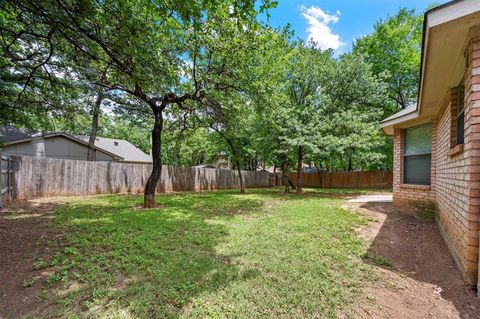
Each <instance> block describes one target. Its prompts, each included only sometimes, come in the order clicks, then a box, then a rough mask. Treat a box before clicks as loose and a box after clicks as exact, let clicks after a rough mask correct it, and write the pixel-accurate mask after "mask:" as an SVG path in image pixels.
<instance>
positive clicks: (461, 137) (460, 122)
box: [456, 86, 465, 145]
mask: <svg viewBox="0 0 480 319" xmlns="http://www.w3.org/2000/svg"><path fill="white" fill-rule="evenodd" d="M457 92H458V93H457V140H456V142H457V145H459V144H463V143H464V142H465V133H464V129H465V88H464V87H463V86H459V87H458V89H457Z"/></svg>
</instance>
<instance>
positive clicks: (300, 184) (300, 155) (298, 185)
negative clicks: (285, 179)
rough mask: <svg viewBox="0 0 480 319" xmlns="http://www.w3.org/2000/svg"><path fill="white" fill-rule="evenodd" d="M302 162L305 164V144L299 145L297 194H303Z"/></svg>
mask: <svg viewBox="0 0 480 319" xmlns="http://www.w3.org/2000/svg"><path fill="white" fill-rule="evenodd" d="M302 164H303V146H301V145H300V146H298V162H297V182H296V184H297V194H301V193H302V191H303V189H302V173H303V170H302Z"/></svg>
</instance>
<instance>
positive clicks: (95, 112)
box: [87, 90, 105, 161]
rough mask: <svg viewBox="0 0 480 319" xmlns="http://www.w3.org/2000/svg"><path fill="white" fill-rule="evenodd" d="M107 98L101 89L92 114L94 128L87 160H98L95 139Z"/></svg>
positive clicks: (89, 140) (89, 142)
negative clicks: (102, 107) (104, 101)
mask: <svg viewBox="0 0 480 319" xmlns="http://www.w3.org/2000/svg"><path fill="white" fill-rule="evenodd" d="M104 98H105V96H104V95H103V92H102V91H101V90H99V92H98V94H97V100H96V101H95V103H94V104H93V110H92V111H93V114H92V128H91V129H90V137H89V139H88V151H87V161H95V160H97V158H96V157H97V156H96V155H97V154H96V151H95V140H96V138H97V130H98V118H99V117H100V112H101V108H100V106H101V105H102V101H103V99H104Z"/></svg>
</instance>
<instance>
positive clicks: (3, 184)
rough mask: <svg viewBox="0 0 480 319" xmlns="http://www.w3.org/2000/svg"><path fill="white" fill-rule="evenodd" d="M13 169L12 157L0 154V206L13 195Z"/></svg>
mask: <svg viewBox="0 0 480 319" xmlns="http://www.w3.org/2000/svg"><path fill="white" fill-rule="evenodd" d="M12 183H13V169H12V159H11V158H10V157H9V156H6V155H3V154H0V208H2V206H3V202H5V201H7V200H11V199H12V196H13V185H12Z"/></svg>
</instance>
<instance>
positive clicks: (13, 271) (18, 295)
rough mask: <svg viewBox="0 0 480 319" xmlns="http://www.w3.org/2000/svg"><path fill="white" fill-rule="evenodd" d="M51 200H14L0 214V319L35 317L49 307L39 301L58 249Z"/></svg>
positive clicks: (53, 204)
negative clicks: (50, 260)
mask: <svg viewBox="0 0 480 319" xmlns="http://www.w3.org/2000/svg"><path fill="white" fill-rule="evenodd" d="M56 207H57V204H55V203H52V202H51V201H49V202H45V201H42V200H35V201H17V202H14V203H13V204H11V205H10V206H7V207H4V208H3V210H2V211H1V212H0V258H1V261H0V262H1V264H0V267H1V269H0V318H20V317H23V316H29V317H33V318H35V317H37V316H39V315H40V314H42V313H44V312H46V311H48V309H49V308H50V307H51V305H49V304H48V303H47V302H45V301H43V300H42V288H43V287H44V286H45V284H46V282H47V279H48V276H49V275H50V271H49V264H48V261H49V259H50V258H51V257H52V256H53V255H54V254H55V252H56V251H57V250H58V249H59V247H60V241H61V235H60V234H59V233H58V232H57V231H56V230H55V227H54V223H55V208H56Z"/></svg>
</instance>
